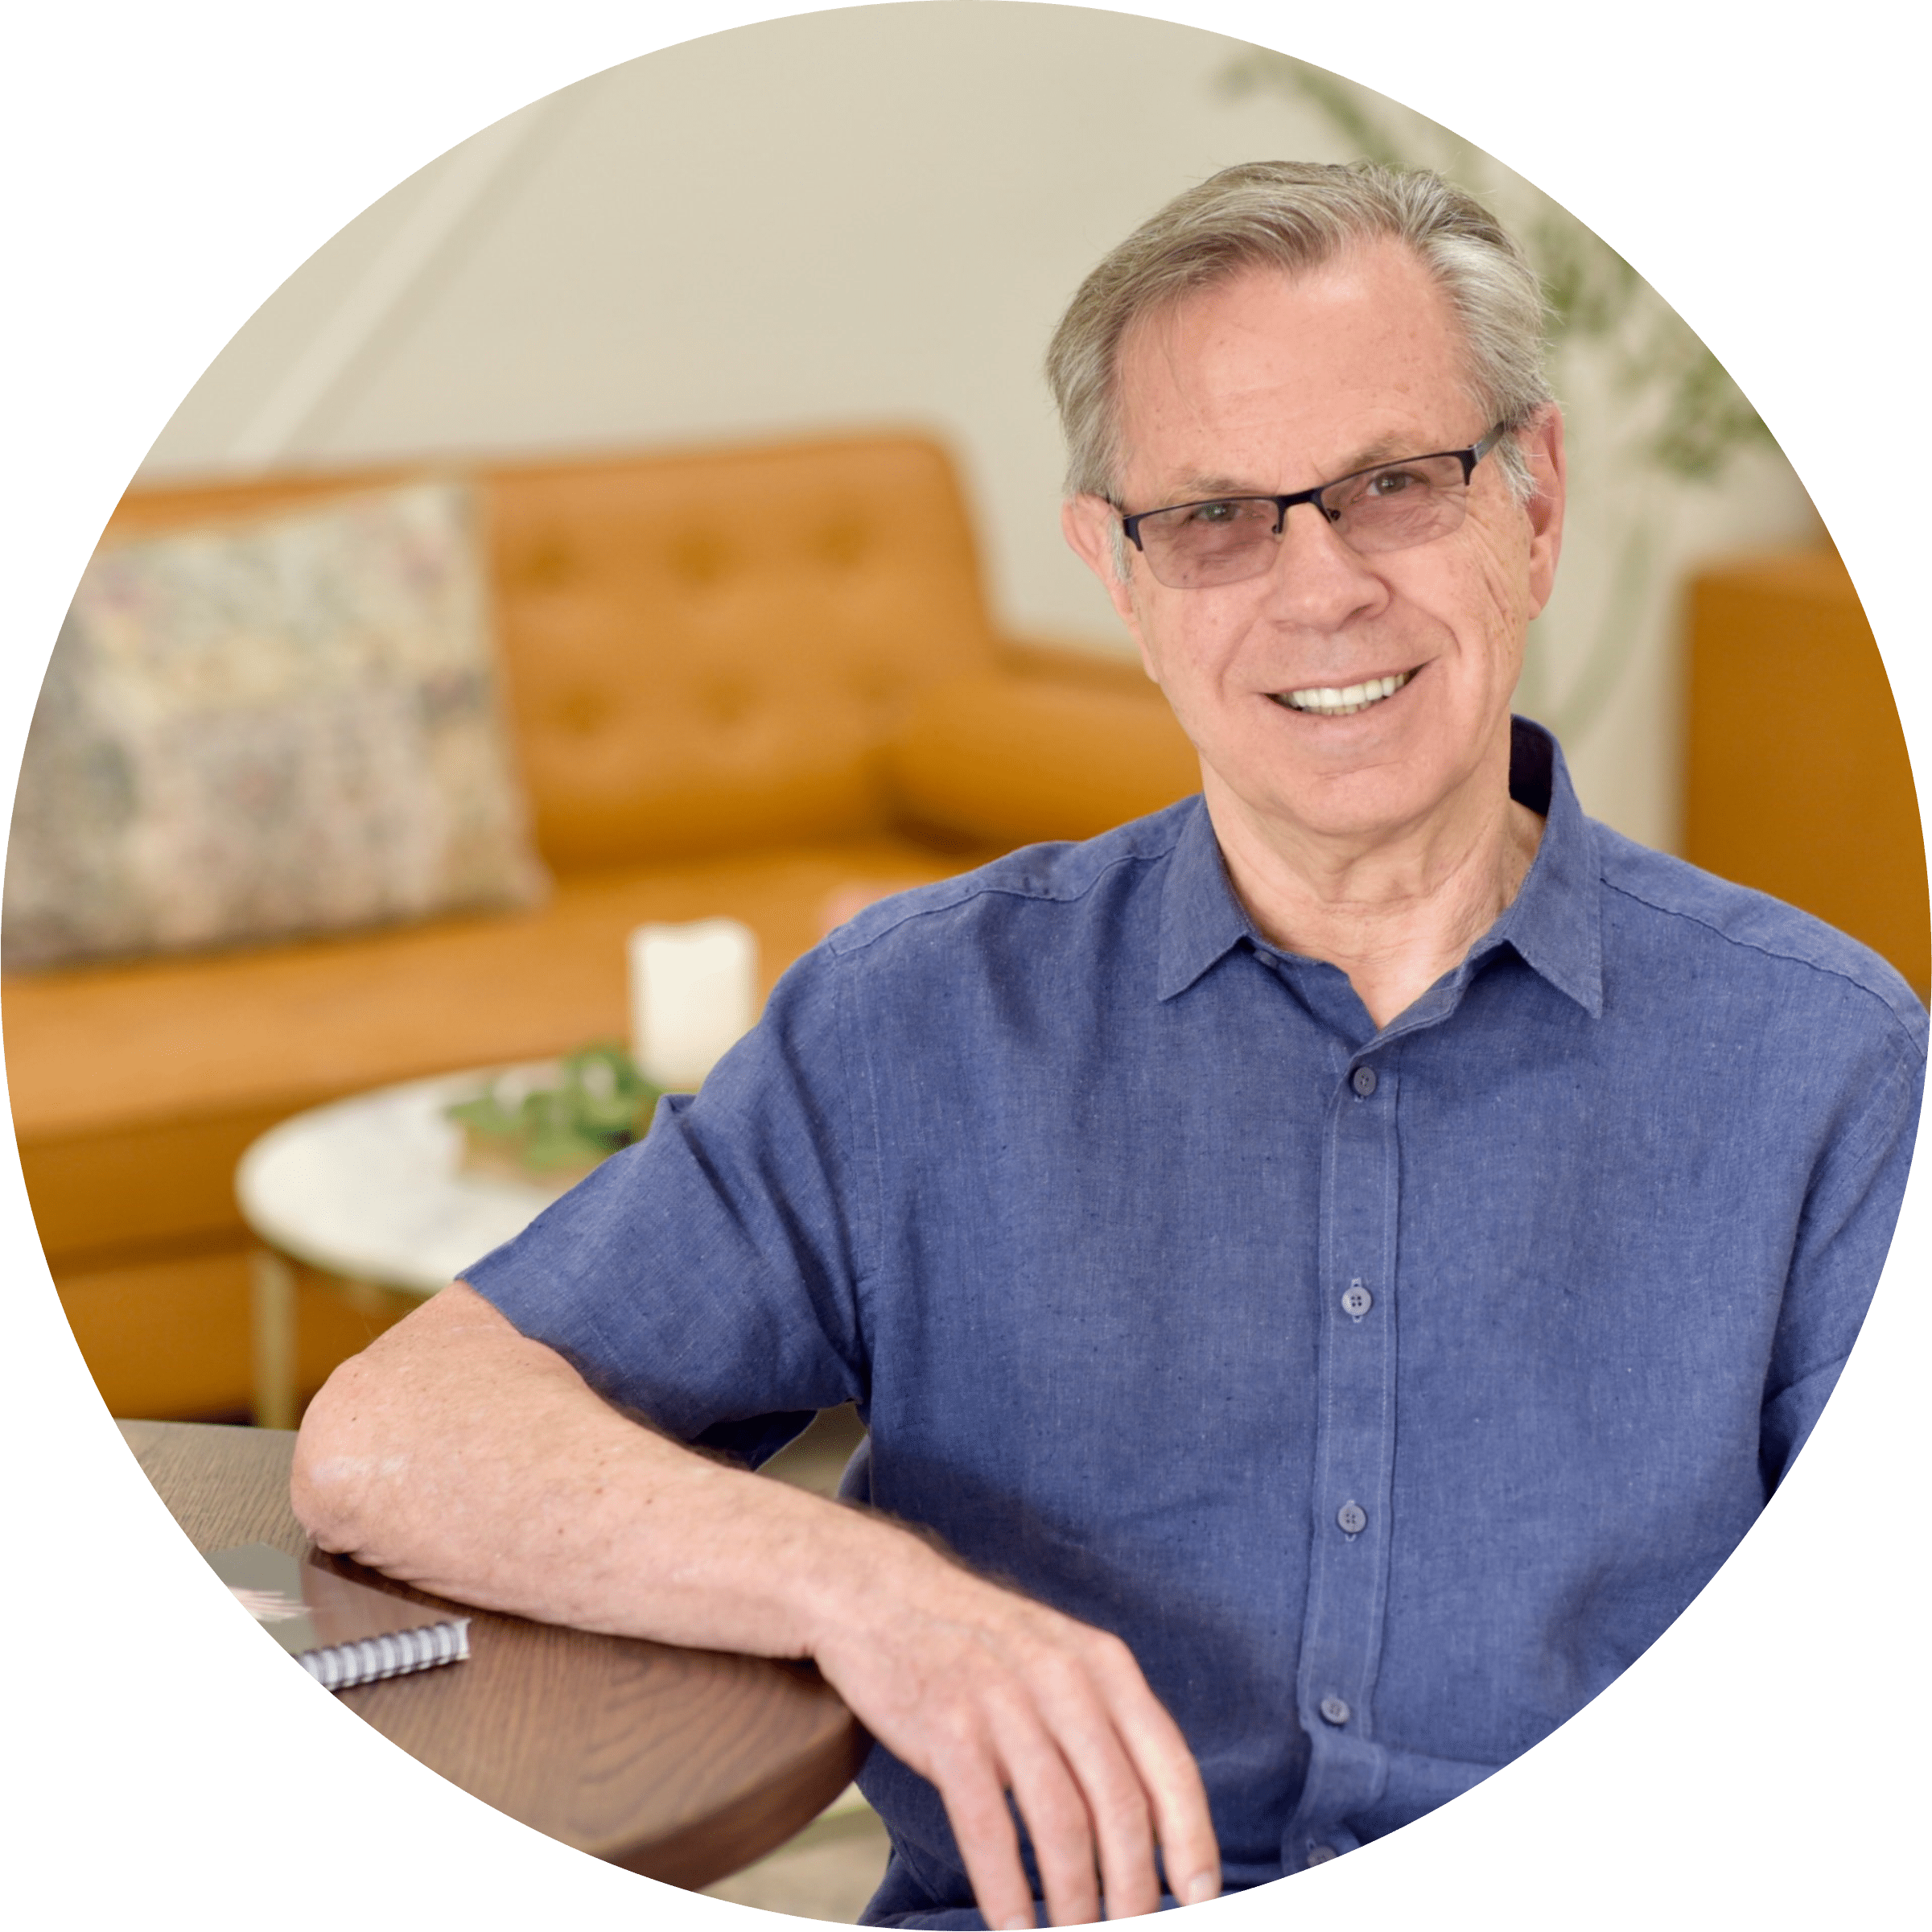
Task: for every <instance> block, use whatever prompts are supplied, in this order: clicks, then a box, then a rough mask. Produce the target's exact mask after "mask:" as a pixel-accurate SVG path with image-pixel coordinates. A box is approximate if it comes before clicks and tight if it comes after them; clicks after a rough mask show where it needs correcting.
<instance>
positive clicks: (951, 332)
mask: <svg viewBox="0 0 1932 1932" xmlns="http://www.w3.org/2000/svg"><path fill="white" fill-rule="evenodd" d="M1238 51H1239V50H1238V45H1237V43H1234V42H1232V41H1229V40H1225V39H1219V38H1217V37H1216V36H1213V35H1207V34H1203V33H1201V32H1198V31H1195V30H1193V29H1189V28H1184V27H1174V26H1171V25H1167V24H1164V23H1159V22H1155V21H1149V20H1146V19H1140V18H1139V17H1136V16H1131V15H1121V14H1103V13H1098V12H1094V11H1089V10H1075V9H1070V8H1058V7H1049V6H1007V5H1003V4H999V3H998V0H992V3H989V4H969V5H960V4H953V3H951V0H937V3H934V4H926V5H919V6H887V7H871V8H866V9H863V10H855V11H852V12H849V13H830V14H816V15H811V16H807V17H805V18H801V19H789V20H784V21H780V22H775V23H768V24H765V25H762V26H759V27H752V28H748V29H744V30H740V31H735V32H731V33H727V34H722V35H715V36H713V37H711V38H709V39H703V40H700V41H697V42H694V43H690V44H687V45H686V46H683V47H677V48H674V49H671V50H669V51H666V52H664V53H661V54H657V55H653V56H649V57H648V58H646V59H645V60H638V61H635V62H632V63H630V64H627V65H625V66H623V67H620V68H613V69H611V70H610V71H608V72H606V73H603V74H602V75H599V76H595V78H593V79H591V80H587V81H585V82H583V83H582V84H579V85H578V86H576V87H574V88H571V89H566V90H565V91H564V92H562V93H559V94H558V95H555V96H553V97H550V99H549V100H547V101H542V102H539V103H538V104H536V105H534V106H533V107H530V108H529V109H525V110H524V111H523V112H522V113H519V114H517V115H514V116H513V117H511V118H510V119H509V121H507V122H501V123H499V124H498V126H496V128H494V129H492V130H486V131H485V132H484V134H480V135H479V136H478V137H477V138H475V139H474V140H472V141H471V142H467V143H465V144H464V145H463V146H462V147H460V148H459V149H456V150H452V152H451V154H448V155H446V156H445V157H443V159H442V160H441V161H439V162H438V163H435V165H433V166H432V167H429V168H427V169H425V170H424V171H422V173H421V174H419V175H416V176H414V177H413V178H412V179H410V180H408V181H406V182H405V183H402V185H401V186H400V187H398V188H397V189H396V190H395V191H394V192H393V193H392V194H390V195H389V196H386V197H385V199H384V200H381V201H380V202H378V203H377V204H376V205H375V206H373V208H370V209H369V211H368V212H366V213H365V214H364V215H363V216H361V217H360V219H359V220H356V222H354V223H352V225H350V226H349V227H348V228H347V229H344V230H343V231H342V233H340V235H338V236H337V237H336V238H335V240H334V241H332V242H330V243H329V244H328V245H327V246H326V247H324V248H323V249H320V250H319V251H318V253H316V254H315V256H314V257H311V260H310V261H309V262H307V264H306V265H305V266H303V268H302V269H301V270H299V272H298V273H297V274H295V275H294V276H293V277H292V278H290V280H289V282H287V283H286V284H285V285H284V286H283V287H282V289H280V290H278V292H277V293H276V294H275V295H274V296H273V297H271V298H270V300H269V301H268V302H266V303H265V304H264V305H263V306H262V308H261V310H260V311H257V314H256V315H254V316H253V318H251V319H249V321H248V322H247V323H246V324H245V326H244V327H242V328H241V330H240V332H238V333H237V336H235V338H234V339H233V341H232V342H231V343H230V344H229V346H228V348H226V349H225V351H224V352H223V353H222V354H221V355H220V356H219V357H218V358H217V359H216V361H215V362H214V364H213V365H212V366H211V367H210V369H208V373H207V374H206V375H205V376H204V377H203V379H202V380H201V381H200V383H199V384H197V385H196V388H195V389H193V390H192V392H191V393H190V394H189V395H188V396H187V398H186V399H185V400H184V401H183V403H182V405H181V407H180V409H179V410H178V412H177V413H176V414H175V417H174V418H173V419H172V421H171V422H170V423H169V424H168V426H167V429H166V430H165V431H164V433H163V435H162V436H161V438H160V439H159V442H158V443H156V445H155V447H154V451H153V452H152V454H151V455H150V458H149V459H148V462H147V463H146V467H145V468H144V471H143V474H144V475H146V476H163V475H167V474H179V473H183V472H208V471H216V470H223V469H232V468H253V467H257V466H259V465H262V464H264V463H284V462H291V461H292V462H302V463H308V462H319V463H336V462H344V461H352V460H358V459H367V458H380V457H385V456H389V455H411V456H414V455H422V454H424V453H445V452H447V453H452V454H460V453H463V452H468V451H522V450H530V451H540V450H548V449H553V448H583V447H595V446H597V445H600V444H609V445H627V444H639V443H665V442H681V441H698V440H706V439H712V438H717V437H724V436H757V435H765V434H768V433H770V432H772V431H774V430H778V431H783V430H803V429H810V428H815V427H818V426H844V425H847V424H853V423H871V422H880V423H885V422H913V423H917V424H921V425H926V426H931V427H933V428H935V429H937V430H939V431H940V432H941V434H942V435H944V436H945V438H946V439H948V440H949V441H950V443H951V444H952V445H953V447H954V448H955V450H956V451H958V454H959V455H960V457H961V459H962V463H963V464H964V467H965V469H966V476H967V480H968V484H969V488H970V491H971V492H972V495H973V497H974V502H975V504H976V506H977V509H978V514H979V517H980V521H981V525H982V532H983V535H984V539H985V546H986V551H987V562H988V570H989V576H990V581H991V591H992V593H993V596H994V599H995V607H996V608H998V609H999V612H1001V614H1002V615H1003V618H1004V619H1005V620H1006V621H1007V623H1008V624H1011V625H1012V626H1014V627H1015V628H1023V629H1032V630H1041V631H1047V632H1056V633H1060V634H1063V635H1070V636H1074V637H1076V638H1079V639H1081V640H1084V641H1089V642H1091V643H1093V644H1094V645H1096V646H1097V647H1098V648H1101V649H1121V648H1124V645H1123V640H1122V639H1121V638H1120V637H1119V636H1118V628H1117V627H1116V625H1115V624H1114V619H1113V616H1112V614H1111V612H1110V611H1109V610H1108V608H1107V607H1106V603H1105V601H1104V599H1102V596H1101V595H1100V594H1099V592H1098V589H1097V587H1095V586H1094V584H1093V583H1091V582H1090V579H1088V578H1087V577H1086V575H1085V573H1084V571H1082V570H1081V567H1080V566H1078V565H1077V563H1076V562H1074V560H1073V558H1071V556H1069V554H1067V553H1066V552H1065V550H1064V548H1063V546H1061V540H1060V537H1059V533H1058V527H1057V484H1058V478H1059V470H1060V451H1059V447H1058V442H1057V434H1056V431H1055V429H1054V426H1053V421H1052V418H1051V413H1050V410H1049V406H1048V399H1047V396H1046V393H1045V389H1044V384H1043V383H1042V381H1041V380H1040V375H1039V361H1040V352H1041V349H1042V348H1043V346H1044V342H1045V340H1046V336H1047V335H1048V331H1049V330H1050V328H1051V327H1052V324H1053V319H1054V318H1055V316H1056V315H1057V313H1058V311H1059V308H1060V307H1061V304H1062V303H1064V301H1065V299H1066V297H1067V296H1068V295H1069V293H1070V292H1071V290H1072V289H1073V286H1074V285H1075V284H1076V283H1077V281H1078V279H1079V278H1080V277H1081V274H1083V273H1084V272H1085V270H1086V269H1087V268H1088V267H1089V266H1090V265H1091V264H1092V262H1093V261H1094V259H1095V258H1096V257H1097V256H1098V254H1099V253H1101V252H1102V250H1103V249H1105V248H1106V246H1107V245H1109V244H1110V242H1111V241H1114V240H1115V239H1117V238H1118V236H1119V235H1121V234H1122V233H1125V232H1126V230H1127V229H1128V228H1129V227H1131V225H1133V224H1134V223H1135V221H1136V220H1139V219H1140V218H1141V217H1142V216H1144V215H1145V214H1146V213H1147V212H1149V211H1151V209H1152V208H1154V207H1155V206H1156V205H1158V204H1159V203H1160V201H1162V200H1164V199H1165V198H1166V197H1167V196H1168V195H1169V194H1171V193H1172V192H1175V191H1176V189H1177V188H1178V187H1181V186H1183V185H1184V184H1186V183H1188V182H1191V181H1193V180H1196V179H1199V178H1201V176H1202V175H1205V174H1207V173H1209V172H1210V171H1213V169H1214V168H1216V167H1221V166H1224V165H1226V164H1227V163H1230V162H1233V161H1236V160H1240V159H1250V158H1252V157H1254V156H1256V155H1258V154H1290V153H1292V154H1299V155H1303V156H1306V157H1308V158H1312V159H1347V158H1349V152H1350V150H1349V147H1348V146H1347V145H1346V144H1345V143H1344V142H1341V141H1340V140H1339V139H1338V138H1337V136H1336V135H1335V134H1334V133H1333V131H1332V130H1331V129H1330V128H1329V127H1328V126H1326V125H1325V124H1324V123H1323V122H1321V121H1320V120H1319V119H1318V118H1317V117H1316V116H1315V115H1314V114H1313V113H1312V111H1311V110H1309V109H1307V108H1306V107H1305V106H1302V105H1298V104H1296V103H1293V102H1291V101H1287V100H1286V99H1284V98H1282V97H1271V96H1269V95H1266V94H1258V93H1251V94H1250V95H1247V96H1246V97H1240V98H1236V97H1233V96H1232V95H1231V94H1230V92H1229V91H1228V89H1226V87H1225V86H1224V85H1223V84H1221V77H1222V76H1223V75H1224V74H1225V72H1226V69H1227V67H1228V65H1229V64H1230V61H1231V60H1232V59H1233V58H1234V56H1236V55H1237V53H1238ZM1485 185H1486V184H1485ZM1580 386H1582V387H1587V386H1588V383H1587V380H1586V381H1584V383H1583V384H1581V385H1580ZM1578 402H1579V404H1580V415H1583V416H1587V415H1588V413H1589V411H1590V410H1592V409H1594V410H1596V411H1597V412H1599V413H1601V412H1603V411H1605V410H1613V409H1614V408H1615V406H1616V404H1615V399H1614V398H1613V397H1608V396H1605V397H1603V398H1592V397H1587V396H1580V397H1579V398H1578ZM1579 426H1580V429H1581V430H1585V431H1586V432H1587V430H1588V426H1589V425H1588V422H1587V421H1584V422H1580V425H1579ZM1608 441H1609V439H1605V438H1599V437H1593V436H1592V435H1588V434H1587V433H1585V434H1583V435H1580V438H1579V444H1580V448H1579V482H1580V485H1581V490H1580V500H1579V502H1578V505H1577V509H1576V516H1575V521H1574V524H1573V533H1572V544H1571V548H1570V552H1569V554H1568V556H1567V559H1566V563H1565V570H1564V579H1563V585H1562V587H1561V588H1560V590H1559V596H1558V599H1557V602H1556V603H1555V605H1554V606H1553V607H1552V609H1551V612H1550V613H1549V614H1548V615H1547V616H1546V617H1545V618H1544V619H1543V620H1542V621H1541V623H1540V624H1539V626H1538V627H1537V631H1538V636H1537V638H1536V641H1535V645H1534V653H1533V658H1532V666H1531V673H1530V678H1529V680H1528V681H1527V682H1526V705H1527V706H1528V707H1529V708H1531V709H1533V710H1536V711H1539V712H1543V713H1547V714H1548V715H1552V716H1554V717H1556V718H1558V719H1563V717H1565V715H1566V706H1567V704H1568V702H1569V700H1570V699H1571V698H1572V697H1573V696H1574V695H1575V694H1576V684H1577V682H1578V680H1579V678H1580V675H1581V670H1582V666H1583V665H1584V661H1585V660H1586V658H1587V657H1588V655H1589V653H1590V650H1591V648H1592V645H1593V643H1594V641H1596V638H1597V637H1598V636H1599V635H1600V632H1602V629H1603V627H1604V625H1605V623H1606V622H1608V623H1609V624H1612V625H1613V627H1614V629H1615V632H1616V633H1617V636H1618V637H1619V638H1623V639H1626V640H1627V642H1625V643H1624V644H1622V645H1620V646H1619V648H1618V649H1617V650H1616V651H1615V653H1613V656H1614V660H1615V665H1616V678H1615V682H1614V686H1613V690H1611V692H1610V694H1609V697H1608V698H1607V699H1606V700H1605V702H1604V703H1603V704H1602V705H1601V706H1600V707H1594V708H1593V709H1592V712H1591V715H1590V716H1589V718H1588V722H1587V723H1583V724H1581V725H1580V726H1579V727H1577V728H1576V730H1575V731H1572V732H1570V733H1569V734H1568V735H1567V749H1568V750H1569V752H1570V753H1571V757H1572V764H1573V766H1574V767H1575V768H1576V772H1577V775H1578V779H1579V784H1580V789H1582V791H1583V794H1584V801H1585V803H1586V805H1588V807H1589V808H1590V809H1592V810H1594V811H1596V812H1597V813H1598V814H1600V815H1602V816H1604V817H1605V818H1609V819H1610V820H1611V821H1612V822H1614V823H1616V824H1617V825H1619V826H1621V827H1622V828H1623V829H1624V830H1627V831H1629V832H1630V833H1631V834H1633V835H1634V836H1637V837H1639V838H1646V839H1648V840H1650V842H1654V843H1660V844H1666V845H1668V844H1670V842H1673V840H1674V839H1675V834H1676V826H1677V811H1678V804H1677V779H1676V768H1677V757H1678V731H1679V723H1678V708H1679V707H1678V696H1677V690H1676V682H1677V679H1676V661H1675V652H1674V599H1675V585H1676V583H1677V582H1678V580H1679V575H1680V573H1681V568H1682V566H1683V564H1684V563H1685V562H1687V560H1689V559H1692V558H1696V557H1697V556H1699V555H1701V554H1707V553H1708V552H1710V551H1712V550H1727V549H1733V548H1738V547H1752V546H1758V545H1762V544H1772V543H1780V542H1790V541H1793V540H1803V539H1804V538H1807V537H1808V536H1809V534H1810V531H1811V529H1812V524H1811V519H1810V513H1809V510H1808V508H1807V506H1806V502H1805V500H1804V497H1803V494H1802V491H1800V490H1799V489H1798V487H1797V485H1796V483H1795V480H1794V479H1793V478H1792V477H1791V476H1790V472H1789V470H1788V469H1787V468H1786V467H1785V466H1784V465H1783V464H1782V461H1781V460H1780V459H1778V458H1777V456H1776V455H1775V454H1774V453H1773V452H1769V451H1765V452H1763V453H1762V454H1761V455H1755V456H1753V457H1751V458H1749V459H1747V460H1745V461H1744V462H1742V463H1740V464H1738V465H1736V466H1735V468H1734V469H1733V472H1732V474H1731V476H1730V477H1729V478H1728V480H1727V482H1726V484H1725V486H1724V488H1722V489H1721V490H1716V491H1711V490H1704V489H1692V488H1685V487H1683V486H1671V488H1670V502H1669V505H1668V514H1667V516H1666V517H1665V518H1664V519H1663V522H1662V538H1661V550H1662V554H1661V555H1660V557H1659V558H1658V570H1657V571H1656V573H1655V575H1654V577H1653V578H1651V579H1648V580H1646V584H1644V585H1642V586H1639V587H1638V588H1639V593H1640V594H1639V595H1637V596H1636V598H1635V599H1633V607H1632V608H1630V609H1629V610H1628V611H1623V610H1621V609H1619V608H1617V595H1616V593H1617V575H1618V571H1619V568H1620V565H1619V550H1620V537H1619V529H1620V521H1619V519H1620V511H1619V508H1618V506H1619V505H1620V503H1621V502H1623V501H1626V500H1628V499H1629V498H1630V497H1631V496H1632V495H1633V493H1637V492H1643V491H1645V490H1646V489H1654V488H1657V487H1658V486H1656V485H1654V484H1652V483H1651V482H1650V480H1647V479H1643V478H1639V477H1635V476H1630V475H1627V474H1622V473H1618V472H1616V471H1615V470H1614V468H1609V469H1606V468H1605V464H1604V463H1602V462H1601V461H1600V450H1601V447H1602V446H1603V445H1605V443H1607V442H1608Z"/></svg>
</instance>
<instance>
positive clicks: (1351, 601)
mask: <svg viewBox="0 0 1932 1932" xmlns="http://www.w3.org/2000/svg"><path fill="white" fill-rule="evenodd" d="M1266 581H1267V595H1268V600H1269V604H1270V607H1271V609H1273V610H1274V611H1275V612H1277V613H1278V614H1279V616H1281V617H1282V618H1283V619H1284V620H1287V621H1289V622H1291V623H1295V624H1303V625H1305V626H1307V627H1308V628H1310V629H1314V630H1337V629H1339V628H1341V626H1342V625H1343V624H1345V623H1347V622H1349V620H1350V619H1352V618H1354V617H1357V616H1361V615H1364V614H1365V613H1366V612H1370V611H1373V610H1374V609H1376V608H1379V607H1380V606H1381V605H1382V603H1385V602H1386V600H1387V598H1388V587H1387V585H1386V584H1385V583H1383V582H1382V579H1381V578H1380V577H1378V575H1376V574H1375V572H1374V571H1373V570H1372V569H1370V566H1369V562H1368V560H1367V559H1366V558H1364V557H1363V556H1362V555H1361V554H1360V552H1358V551H1357V550H1351V549H1350V548H1349V546H1348V545H1347V544H1346V543H1345V542H1343V540H1342V538H1341V534H1340V533H1339V532H1338V531H1337V529H1336V528H1335V525H1333V523H1331V522H1330V521H1329V517H1328V514H1327V513H1326V512H1325V511H1324V510H1323V509H1320V507H1319V506H1318V505H1315V504H1312V503H1298V504H1296V505H1294V506H1293V508H1292V509H1290V510H1289V512H1288V513H1287V517H1286V518H1285V519H1284V521H1283V524H1282V529H1281V534H1280V535H1279V537H1278V538H1275V558H1274V561H1273V562H1272V563H1271V564H1270V566H1269V567H1268V571H1267V580H1266Z"/></svg>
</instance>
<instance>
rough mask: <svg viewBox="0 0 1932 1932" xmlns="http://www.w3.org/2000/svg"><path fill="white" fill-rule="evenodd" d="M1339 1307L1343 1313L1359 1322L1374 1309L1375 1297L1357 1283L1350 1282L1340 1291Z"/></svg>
mask: <svg viewBox="0 0 1932 1932" xmlns="http://www.w3.org/2000/svg"><path fill="white" fill-rule="evenodd" d="M1341 1305H1342V1309H1343V1312H1345V1313H1346V1314H1349V1315H1352V1316H1354V1318H1355V1319H1356V1320H1357V1321H1360V1320H1361V1318H1362V1316H1365V1315H1366V1314H1367V1313H1368V1312H1369V1311H1370V1309H1371V1308H1374V1305H1375V1297H1374V1296H1373V1295H1371V1294H1370V1292H1369V1291H1368V1290H1367V1289H1366V1288H1365V1287H1363V1286H1362V1285H1361V1283H1360V1282H1359V1281H1352V1282H1350V1283H1349V1285H1348V1286H1347V1287H1345V1289H1343V1290H1342V1294H1341Z"/></svg>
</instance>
